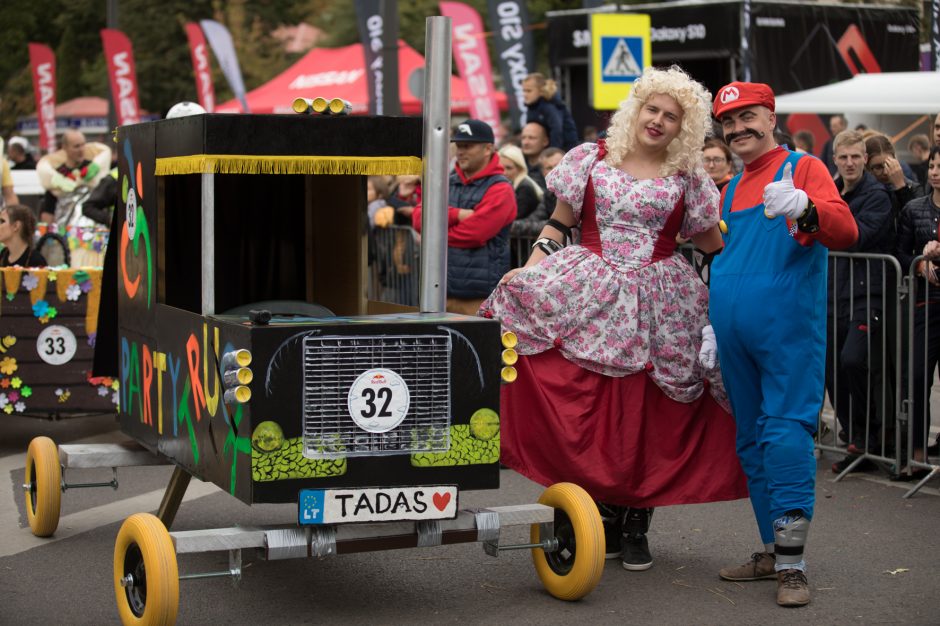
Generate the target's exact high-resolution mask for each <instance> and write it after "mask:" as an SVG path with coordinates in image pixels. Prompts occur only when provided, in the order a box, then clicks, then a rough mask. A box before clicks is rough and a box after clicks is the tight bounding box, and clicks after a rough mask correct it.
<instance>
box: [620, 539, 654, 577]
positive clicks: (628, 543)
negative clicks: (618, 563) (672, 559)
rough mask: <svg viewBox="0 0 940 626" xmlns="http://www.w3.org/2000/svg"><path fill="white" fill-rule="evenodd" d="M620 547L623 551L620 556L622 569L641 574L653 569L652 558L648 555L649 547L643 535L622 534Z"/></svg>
mask: <svg viewBox="0 0 940 626" xmlns="http://www.w3.org/2000/svg"><path fill="white" fill-rule="evenodd" d="M620 545H621V547H622V549H623V553H622V554H621V555H620V556H621V559H622V563H623V569H625V570H629V571H631V572H642V571H644V570H648V569H649V568H651V567H653V556H652V555H651V554H650V546H649V542H647V540H646V535H645V534H639V533H629V534H627V533H624V535H623V538H622V541H621V543H620Z"/></svg>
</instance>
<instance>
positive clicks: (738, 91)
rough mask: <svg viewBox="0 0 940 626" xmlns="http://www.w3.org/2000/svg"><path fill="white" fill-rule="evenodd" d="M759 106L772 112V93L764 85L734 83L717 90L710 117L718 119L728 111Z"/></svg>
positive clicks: (773, 104)
mask: <svg viewBox="0 0 940 626" xmlns="http://www.w3.org/2000/svg"><path fill="white" fill-rule="evenodd" d="M755 105H760V106H763V107H767V108H768V109H770V110H771V111H773V110H774V106H775V103H774V92H773V89H771V88H770V86H769V85H765V84H764V83H742V82H738V81H735V82H733V83H730V84H728V85H725V86H724V87H722V88H721V89H719V90H718V95H716V96H715V103H714V105H712V115H714V116H715V117H717V118H720V117H721V116H722V115H724V114H725V113H727V112H728V111H734V110H735V109H741V108H744V107H752V106H755Z"/></svg>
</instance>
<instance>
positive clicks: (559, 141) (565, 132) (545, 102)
mask: <svg viewBox="0 0 940 626" xmlns="http://www.w3.org/2000/svg"><path fill="white" fill-rule="evenodd" d="M522 97H523V98H524V99H525V106H526V122H527V123H529V122H538V123H539V124H541V125H542V126H544V127H545V128H547V129H548V143H549V145H550V146H553V147H555V148H561V149H563V150H565V151H568V150H571V149H572V148H574V147H575V146H576V145H578V129H577V128H576V127H575V125H574V118H573V117H572V116H571V111H569V110H568V107H566V106H565V104H564V102H562V101H561V97H559V95H558V86H557V85H556V84H555V81H553V80H551V79H546V78H545V76H543V75H542V74H539V73H537V72H536V73H535V74H529V75H528V76H526V77H525V80H523V81H522Z"/></svg>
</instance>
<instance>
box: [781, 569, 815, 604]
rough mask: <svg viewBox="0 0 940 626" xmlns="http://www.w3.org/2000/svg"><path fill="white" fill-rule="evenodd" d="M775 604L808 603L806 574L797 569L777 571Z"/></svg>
mask: <svg viewBox="0 0 940 626" xmlns="http://www.w3.org/2000/svg"><path fill="white" fill-rule="evenodd" d="M777 604H779V605H780V606H805V605H807V604H809V583H807V582H806V574H805V573H804V572H801V571H800V570H798V569H785V570H781V571H779V572H777Z"/></svg>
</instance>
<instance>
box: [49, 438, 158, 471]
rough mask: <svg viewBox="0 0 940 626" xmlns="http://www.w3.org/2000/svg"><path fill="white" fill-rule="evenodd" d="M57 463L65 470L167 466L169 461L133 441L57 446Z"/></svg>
mask: <svg viewBox="0 0 940 626" xmlns="http://www.w3.org/2000/svg"><path fill="white" fill-rule="evenodd" d="M59 463H61V464H62V467H64V468H66V469H90V468H94V467H134V466H137V465H167V464H168V463H169V461H168V460H167V459H166V458H165V457H162V456H158V455H156V454H154V453H153V452H151V451H150V450H147V449H146V448H144V447H143V446H142V445H140V444H139V443H137V442H134V441H128V442H126V443H85V444H65V445H61V446H59Z"/></svg>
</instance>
